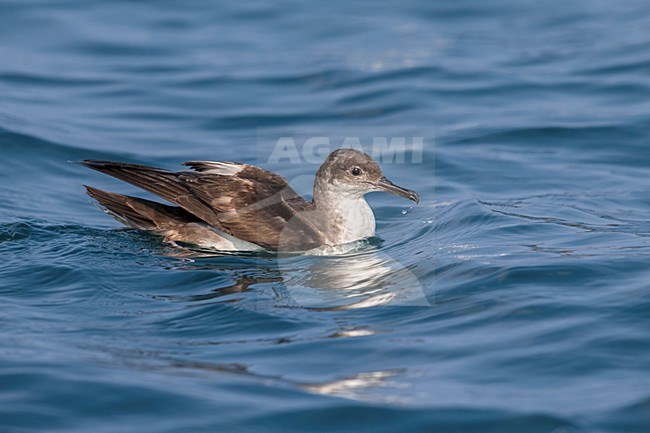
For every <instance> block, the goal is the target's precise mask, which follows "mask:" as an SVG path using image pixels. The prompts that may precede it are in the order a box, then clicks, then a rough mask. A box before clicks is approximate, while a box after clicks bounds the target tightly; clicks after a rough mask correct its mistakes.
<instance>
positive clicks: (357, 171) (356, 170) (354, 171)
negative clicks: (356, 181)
mask: <svg viewBox="0 0 650 433" xmlns="http://www.w3.org/2000/svg"><path fill="white" fill-rule="evenodd" d="M350 173H352V176H359V175H360V174H361V169H360V168H359V167H352V170H350Z"/></svg>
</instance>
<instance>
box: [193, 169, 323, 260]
mask: <svg viewBox="0 0 650 433" xmlns="http://www.w3.org/2000/svg"><path fill="white" fill-rule="evenodd" d="M184 165H188V166H190V167H193V168H194V169H195V170H198V171H199V173H197V172H188V173H183V174H182V175H181V178H182V179H183V180H184V181H185V182H187V184H188V185H191V186H190V189H191V190H192V192H193V193H194V194H195V195H196V196H197V197H199V198H200V199H201V200H203V201H204V202H206V203H208V204H209V205H210V206H211V207H212V209H214V210H215V211H217V212H218V214H217V215H218V219H219V223H220V224H221V226H222V227H223V228H224V230H225V231H226V232H227V233H229V234H231V235H233V236H235V237H237V238H238V239H242V240H246V241H248V242H253V243H255V244H257V245H261V246H263V247H265V248H268V249H272V250H278V249H281V250H286V251H297V250H307V249H311V248H315V247H317V246H320V245H322V244H323V243H324V242H325V240H324V238H323V237H322V235H321V234H320V232H319V231H318V230H316V228H315V227H314V226H313V225H312V224H310V222H309V221H308V220H307V219H305V218H304V216H305V215H306V213H308V212H309V209H310V207H311V204H310V203H309V202H307V201H306V200H305V199H303V198H302V197H301V196H299V195H298V194H297V193H296V192H295V191H294V190H293V189H292V188H291V187H290V186H289V183H288V182H287V180H286V179H284V178H283V177H282V176H279V175H277V174H275V173H272V172H270V171H267V170H264V169H261V168H259V167H256V166H254V165H248V164H237V163H226V162H205V161H201V162H187V163H185V164H184Z"/></svg>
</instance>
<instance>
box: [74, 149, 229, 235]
mask: <svg viewBox="0 0 650 433" xmlns="http://www.w3.org/2000/svg"><path fill="white" fill-rule="evenodd" d="M80 163H81V164H83V165H85V166H86V167H89V168H92V169H94V170H97V171H100V172H102V173H105V174H108V175H110V176H113V177H116V178H118V179H120V180H123V181H125V182H128V183H130V184H133V185H135V186H137V187H139V188H142V189H144V190H146V191H149V192H151V193H153V194H156V195H157V196H159V197H162V198H164V199H165V200H168V201H170V202H172V203H174V204H177V205H179V206H180V207H182V208H183V209H185V210H186V211H188V212H190V213H192V214H194V215H196V216H197V217H199V218H201V219H202V220H203V221H205V222H207V223H209V224H211V225H213V226H215V227H219V219H218V217H217V213H216V212H215V211H214V209H212V208H211V207H210V206H209V205H208V204H207V203H205V202H204V201H202V200H201V199H200V198H198V197H197V196H196V195H195V194H194V193H193V192H192V190H191V189H190V188H189V187H188V185H186V184H185V182H183V181H181V180H180V179H179V176H180V174H181V173H174V172H171V171H167V170H163V169H161V168H156V167H149V166H146V165H139V164H128V163H123V162H111V161H97V160H85V161H81V162H80Z"/></svg>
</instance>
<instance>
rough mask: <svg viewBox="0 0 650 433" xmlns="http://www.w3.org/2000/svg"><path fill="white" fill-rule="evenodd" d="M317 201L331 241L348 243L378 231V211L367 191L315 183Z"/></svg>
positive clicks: (317, 209)
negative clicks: (367, 195)
mask: <svg viewBox="0 0 650 433" xmlns="http://www.w3.org/2000/svg"><path fill="white" fill-rule="evenodd" d="M313 204H314V207H315V211H316V213H317V214H318V220H320V223H321V224H323V225H325V227H324V228H325V229H326V232H327V233H331V236H332V239H330V243H332V244H333V245H334V244H346V243H349V242H354V241H358V240H361V239H365V238H368V237H371V236H374V235H375V215H374V214H373V212H372V209H371V208H370V206H369V205H368V203H367V202H366V199H365V198H364V195H363V194H361V193H358V192H353V193H351V192H348V191H345V190H344V189H342V188H336V186H334V185H332V184H329V185H322V184H321V185H319V183H318V182H317V183H316V184H315V185H314V198H313Z"/></svg>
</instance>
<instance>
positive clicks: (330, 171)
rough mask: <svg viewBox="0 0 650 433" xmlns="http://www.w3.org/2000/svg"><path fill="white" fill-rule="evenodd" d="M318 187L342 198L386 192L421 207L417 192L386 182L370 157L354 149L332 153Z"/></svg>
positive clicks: (318, 175) (322, 171)
mask: <svg viewBox="0 0 650 433" xmlns="http://www.w3.org/2000/svg"><path fill="white" fill-rule="evenodd" d="M316 182H317V187H320V188H327V189H329V190H331V191H336V192H337V193H340V194H349V195H352V196H359V197H362V196H363V195H365V194H367V193H369V192H374V191H383V192H389V193H391V194H397V195H400V196H402V197H405V198H408V199H410V200H413V201H414V202H415V203H419V201H420V198H419V197H418V194H417V193H416V192H415V191H411V190H409V189H405V188H402V187H400V186H397V185H395V184H394V183H393V182H391V181H390V180H388V179H386V176H384V173H383V172H382V171H381V168H379V164H377V162H376V161H375V160H374V159H372V157H371V156H370V155H368V154H366V153H363V152H360V151H358V150H354V149H338V150H335V151H334V152H332V153H330V155H329V156H328V157H327V159H326V160H325V162H323V165H321V167H320V169H319V170H318V173H317V175H316Z"/></svg>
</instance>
